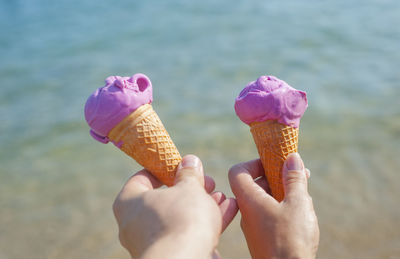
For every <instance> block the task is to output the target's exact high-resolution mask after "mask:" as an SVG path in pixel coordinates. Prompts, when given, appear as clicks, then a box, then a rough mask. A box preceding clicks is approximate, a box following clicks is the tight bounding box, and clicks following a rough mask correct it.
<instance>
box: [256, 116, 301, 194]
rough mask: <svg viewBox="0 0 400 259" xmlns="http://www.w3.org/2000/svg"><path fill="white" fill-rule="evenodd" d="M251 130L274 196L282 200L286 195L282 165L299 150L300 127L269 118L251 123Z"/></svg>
mask: <svg viewBox="0 0 400 259" xmlns="http://www.w3.org/2000/svg"><path fill="white" fill-rule="evenodd" d="M250 131H251V133H252V135H253V138H254V142H255V143H256V146H257V149H258V153H259V155H260V159H261V162H262V165H263V167H264V172H265V175H266V177H267V180H268V184H269V187H270V190H271V193H272V196H273V197H274V198H275V199H276V200H277V201H282V200H283V198H284V197H285V192H284V189H283V184H282V167H283V163H284V162H285V160H286V158H287V156H288V155H289V154H290V153H294V152H297V144H298V134H299V128H294V127H290V126H287V125H285V124H282V123H279V122H277V121H274V120H267V121H264V122H253V123H250Z"/></svg>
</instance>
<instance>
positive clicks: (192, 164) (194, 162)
mask: <svg viewBox="0 0 400 259" xmlns="http://www.w3.org/2000/svg"><path fill="white" fill-rule="evenodd" d="M179 167H180V168H197V167H200V159H199V158H198V157H197V156H194V155H187V156H184V157H183V158H182V162H181V163H180V165H179Z"/></svg>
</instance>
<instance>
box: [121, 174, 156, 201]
mask: <svg viewBox="0 0 400 259" xmlns="http://www.w3.org/2000/svg"><path fill="white" fill-rule="evenodd" d="M160 186H162V183H161V182H160V181H159V180H158V179H157V178H155V177H154V176H153V175H152V174H150V172H149V171H147V170H146V169H143V170H140V171H139V172H137V173H136V174H134V175H132V176H131V177H130V178H129V179H128V181H127V182H126V183H125V185H124V186H123V187H122V190H121V192H120V193H119V195H118V196H122V197H120V198H124V197H125V196H129V197H133V196H135V195H139V194H141V193H143V192H145V191H148V190H152V189H156V188H158V187H160Z"/></svg>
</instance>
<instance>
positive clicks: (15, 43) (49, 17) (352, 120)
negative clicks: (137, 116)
mask: <svg viewBox="0 0 400 259" xmlns="http://www.w3.org/2000/svg"><path fill="white" fill-rule="evenodd" d="M0 32H1V34H0V82H1V86H0V118H1V123H0V146H1V148H0V165H1V166H0V258H128V254H127V253H126V252H125V251H124V250H123V249H122V247H121V246H120V245H119V243H118V233H117V225H116V223H115V220H114V219H113V215H112V211H111V204H112V202H113V199H114V197H115V196H116V194H117V193H118V191H119V190H120V188H121V186H122V185H123V183H124V181H125V180H126V179H127V178H128V177H129V176H130V175H131V174H133V173H134V172H136V171H137V170H139V169H140V167H139V166H138V165H137V164H136V163H135V162H134V161H133V160H131V159H130V158H129V157H127V156H126V155H124V154H123V153H122V152H120V151H118V150H117V149H116V148H115V147H114V146H113V145H111V144H108V145H103V144H100V143H98V142H96V141H94V140H93V139H92V138H91V137H90V135H89V128H88V126H87V125H86V122H85V120H84V116H83V107H84V104H85V101H86V98H87V97H88V96H89V95H90V94H91V93H92V92H93V91H94V90H95V89H96V88H97V87H100V86H102V85H103V80H104V79H105V78H106V77H107V76H109V75H124V76H130V75H132V74H134V73H138V72H141V73H145V74H146V75H148V76H149V77H150V79H151V80H152V83H153V89H154V103H153V106H154V109H155V110H156V111H157V112H158V114H159V116H160V118H161V119H162V121H163V123H164V125H165V126H166V128H167V130H168V131H169V133H170V135H171V137H172V138H173V140H174V142H175V144H176V145H177V147H178V148H179V150H180V152H181V153H182V154H188V153H193V154H196V155H198V156H199V157H200V158H201V159H202V161H203V164H204V168H205V170H206V173H207V174H209V175H211V176H213V177H214V178H215V179H216V182H217V189H219V190H222V191H224V192H226V193H227V194H228V195H231V192H230V188H229V184H228V180H227V172H228V169H229V167H230V166H232V165H233V164H235V163H239V162H241V161H246V160H250V159H253V158H256V157H257V156H258V154H257V150H256V148H255V145H254V143H253V140H252V137H251V134H250V131H249V128H248V126H247V125H245V124H243V123H242V122H241V121H240V120H239V119H238V118H237V117H236V115H235V113H234V109H233V104H234V98H235V97H236V95H237V94H238V93H239V92H240V90H241V89H242V88H243V87H244V86H245V85H246V84H247V83H248V82H249V81H252V80H255V79H257V77H258V76H260V75H265V74H269V75H275V76H277V77H279V78H281V79H283V80H285V81H286V82H288V83H289V84H290V85H292V86H293V87H295V88H298V89H301V90H304V91H307V93H308V100H309V108H308V110H307V111H306V113H305V115H304V117H303V119H302V121H301V125H300V143H299V145H300V146H299V148H300V153H301V155H302V157H303V159H304V161H305V164H306V166H307V167H308V168H309V169H310V170H311V179H310V181H309V189H310V193H311V195H312V197H313V201H314V205H315V209H316V212H317V215H318V218H319V224H320V228H321V241H320V248H319V257H320V258H396V257H397V258H398V256H400V230H399V229H400V223H399V221H400V210H399V206H398V203H399V197H400V186H399V185H400V184H399V182H400V174H399V173H398V171H399V168H400V160H399V158H398V156H399V153H400V140H399V139H400V101H399V98H400V85H399V82H400V72H399V67H400V3H399V2H398V1H395V0H379V1H378V0H366V1H344V0H338V1H329V2H328V1H316V0H311V1H302V2H300V1H287V2H282V1H244V0H239V1H211V0H205V1H199V2H193V1H192V2H189V1H183V0H169V1H127V0H124V1H114V2H110V1H89V0H80V1H77V0H69V1H66V0H61V1H49V0H36V1H23V0H14V1H12V0H1V1H0ZM239 219H240V214H238V216H237V217H236V220H235V221H234V222H233V223H232V225H231V226H230V227H229V228H228V229H227V231H226V232H225V233H224V234H223V235H222V238H221V241H220V245H219V250H220V252H221V254H222V256H223V257H226V258H249V257H250V256H249V253H248V250H247V246H246V244H245V240H244V238H243V235H242V233H241V231H240V227H239Z"/></svg>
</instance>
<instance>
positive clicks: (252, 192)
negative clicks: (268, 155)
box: [229, 159, 276, 207]
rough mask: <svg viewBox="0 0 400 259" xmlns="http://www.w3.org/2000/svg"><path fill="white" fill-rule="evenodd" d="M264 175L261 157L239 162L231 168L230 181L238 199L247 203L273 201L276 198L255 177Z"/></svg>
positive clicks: (241, 202) (274, 201)
mask: <svg viewBox="0 0 400 259" xmlns="http://www.w3.org/2000/svg"><path fill="white" fill-rule="evenodd" d="M262 175H264V169H263V167H262V164H261V161H260V159H256V160H252V161H249V162H245V163H241V164H237V165H235V166H233V167H232V168H231V169H230V170H229V183H230V185H231V189H232V192H233V193H234V194H235V196H236V198H237V201H238V203H239V207H240V204H242V205H245V204H249V203H254V202H256V203H264V202H273V203H276V200H275V199H274V198H272V196H270V195H268V194H267V192H266V191H265V190H264V189H263V188H262V187H261V186H259V185H258V184H257V183H256V182H255V181H254V179H256V178H258V177H260V176H262Z"/></svg>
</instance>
